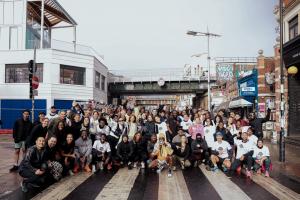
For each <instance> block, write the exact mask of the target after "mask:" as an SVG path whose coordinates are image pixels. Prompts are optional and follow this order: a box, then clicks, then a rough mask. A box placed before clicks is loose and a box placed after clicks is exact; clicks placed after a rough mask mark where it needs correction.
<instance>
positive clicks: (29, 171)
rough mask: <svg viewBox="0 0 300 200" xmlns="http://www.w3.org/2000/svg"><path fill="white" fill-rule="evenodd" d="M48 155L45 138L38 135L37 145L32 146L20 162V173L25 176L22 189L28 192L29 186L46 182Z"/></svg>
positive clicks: (37, 185)
mask: <svg viewBox="0 0 300 200" xmlns="http://www.w3.org/2000/svg"><path fill="white" fill-rule="evenodd" d="M47 170H48V166H47V155H46V149H45V139H44V138H43V137H38V138H37V139H36V141H35V145H34V146H32V147H30V148H29V149H28V150H27V152H26V155H25V157H24V159H23V160H22V162H21V164H20V169H19V174H20V176H21V177H23V181H22V183H21V187H22V191H23V192H27V191H28V187H40V186H42V185H43V184H44V183H45V179H46V176H47Z"/></svg>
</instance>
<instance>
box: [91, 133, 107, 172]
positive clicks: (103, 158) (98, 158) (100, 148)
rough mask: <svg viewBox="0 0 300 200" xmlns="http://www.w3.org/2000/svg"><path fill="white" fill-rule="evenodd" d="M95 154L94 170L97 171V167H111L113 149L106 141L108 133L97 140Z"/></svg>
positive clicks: (94, 148) (93, 151)
mask: <svg viewBox="0 0 300 200" xmlns="http://www.w3.org/2000/svg"><path fill="white" fill-rule="evenodd" d="M92 155H93V161H92V164H93V170H92V171H93V172H96V170H97V168H100V169H101V170H103V169H104V167H107V169H108V170H110V169H111V163H110V160H111V149H110V145H109V143H108V142H107V141H106V135H105V134H102V135H101V136H100V139H98V140H96V141H95V142H94V145H93V149H92Z"/></svg>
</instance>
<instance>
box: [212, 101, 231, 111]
mask: <svg viewBox="0 0 300 200" xmlns="http://www.w3.org/2000/svg"><path fill="white" fill-rule="evenodd" d="M229 103H230V101H224V102H222V103H221V104H220V105H218V106H217V107H216V108H215V109H214V110H216V111H219V110H227V109H228V107H229Z"/></svg>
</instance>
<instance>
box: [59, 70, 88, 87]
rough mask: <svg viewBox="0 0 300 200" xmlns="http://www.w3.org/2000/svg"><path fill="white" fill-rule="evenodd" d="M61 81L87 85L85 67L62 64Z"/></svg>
mask: <svg viewBox="0 0 300 200" xmlns="http://www.w3.org/2000/svg"><path fill="white" fill-rule="evenodd" d="M60 83H63V84H72V85H85V68H81V67H74V66H68V65H60Z"/></svg>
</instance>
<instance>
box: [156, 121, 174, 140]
mask: <svg viewBox="0 0 300 200" xmlns="http://www.w3.org/2000/svg"><path fill="white" fill-rule="evenodd" d="M167 131H168V126H167V124H166V122H162V121H161V119H160V117H159V116H155V131H154V133H155V134H156V135H157V137H158V136H159V134H164V136H165V138H166V140H167V141H170V138H168V135H167Z"/></svg>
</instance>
